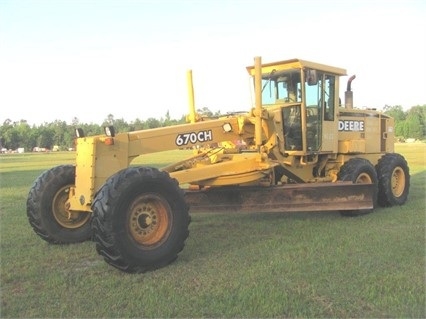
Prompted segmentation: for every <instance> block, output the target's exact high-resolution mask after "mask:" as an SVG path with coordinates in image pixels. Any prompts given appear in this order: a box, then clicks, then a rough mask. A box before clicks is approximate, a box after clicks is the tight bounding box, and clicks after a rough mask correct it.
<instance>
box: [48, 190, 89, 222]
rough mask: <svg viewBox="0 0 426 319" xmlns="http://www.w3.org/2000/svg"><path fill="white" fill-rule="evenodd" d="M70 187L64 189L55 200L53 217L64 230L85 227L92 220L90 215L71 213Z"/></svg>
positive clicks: (56, 195)
mask: <svg viewBox="0 0 426 319" xmlns="http://www.w3.org/2000/svg"><path fill="white" fill-rule="evenodd" d="M69 192H70V186H64V187H62V188H61V189H60V190H59V191H58V192H57V193H56V194H55V197H54V198H53V205H52V212H53V217H54V218H55V220H56V221H57V222H58V224H59V225H61V226H62V227H64V228H69V229H75V228H79V227H81V226H83V225H84V224H86V223H87V221H88V220H89V219H90V213H87V212H75V211H70V210H69V208H70V204H69V201H68V199H69Z"/></svg>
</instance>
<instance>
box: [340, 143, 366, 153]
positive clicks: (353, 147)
mask: <svg viewBox="0 0 426 319" xmlns="http://www.w3.org/2000/svg"><path fill="white" fill-rule="evenodd" d="M339 153H345V154H347V153H365V140H351V141H339Z"/></svg>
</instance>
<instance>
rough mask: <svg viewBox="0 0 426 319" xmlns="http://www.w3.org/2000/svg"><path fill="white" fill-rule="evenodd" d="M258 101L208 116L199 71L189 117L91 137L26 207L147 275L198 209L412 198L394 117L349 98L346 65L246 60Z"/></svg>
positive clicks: (368, 206)
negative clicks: (160, 162)
mask: <svg viewBox="0 0 426 319" xmlns="http://www.w3.org/2000/svg"><path fill="white" fill-rule="evenodd" d="M247 71H248V73H249V76H250V77H252V79H253V88H254V92H255V95H254V96H255V105H254V107H252V108H251V109H249V110H248V111H247V112H244V113H242V112H237V113H235V114H232V113H231V114H227V115H224V116H220V117H218V118H212V119H210V118H203V117H201V116H200V115H198V114H196V112H195V105H194V93H193V84H192V73H191V72H188V88H189V100H190V111H189V115H188V122H189V123H188V124H183V125H177V126H171V127H163V128H157V129H151V130H143V131H135V132H126V133H116V132H115V130H114V128H113V127H106V128H105V135H99V136H84V132H82V131H81V130H77V132H78V135H79V137H78V138H77V139H76V161H75V165H61V166H57V167H54V168H52V169H50V170H48V171H46V172H44V173H43V174H42V175H40V176H39V177H38V178H37V180H36V181H35V182H34V184H33V186H32V187H31V189H30V192H29V195H28V199H27V215H28V219H29V222H30V224H31V226H32V227H33V229H34V231H35V232H36V233H37V234H38V235H39V236H40V237H41V238H43V239H44V240H46V241H47V242H49V243H58V244H59V243H75V242H81V241H85V240H88V239H92V240H93V241H94V242H95V243H96V250H97V252H98V253H99V254H100V255H101V256H102V257H103V258H104V260H105V261H106V262H107V263H109V264H110V265H112V266H114V267H116V268H118V269H120V270H122V271H125V272H144V271H148V270H153V269H156V268H159V267H163V266H165V265H167V264H169V263H170V262H172V261H174V260H175V259H176V258H177V256H178V254H179V252H180V251H181V250H182V249H183V247H184V244H185V241H186V239H187V237H188V235H189V230H188V227H189V223H190V212H191V213H195V212H199V211H202V212H218V211H220V212H229V213H233V212H235V211H251V212H298V211H299V212H300V211H331V210H335V211H340V213H341V214H343V215H350V216H355V215H360V214H365V213H367V212H370V211H371V210H372V209H374V207H375V206H376V205H381V206H392V205H402V204H404V203H405V201H406V200H407V197H408V191H409V185H410V175H409V168H408V165H407V162H406V160H405V159H404V157H403V156H401V155H400V154H396V153H394V147H393V143H394V134H393V132H394V122H393V119H392V118H390V117H389V116H387V115H384V114H382V113H380V112H378V111H376V110H373V109H363V110H362V109H357V108H354V106H353V94H352V91H351V82H352V81H353V79H354V78H355V77H354V76H353V77H351V78H350V79H349V81H348V83H347V90H346V92H345V100H344V105H342V101H341V99H340V97H339V80H340V77H341V76H344V75H346V71H345V70H344V69H341V68H336V67H332V66H327V65H323V64H319V63H313V62H310V61H304V60H300V59H292V60H286V61H279V62H274V63H267V64H262V62H261V58H260V57H257V58H255V63H254V65H253V66H249V67H247ZM189 147H191V148H193V149H194V155H193V156H191V157H190V158H188V159H186V160H183V161H180V162H178V163H172V164H170V165H168V166H167V167H164V168H162V169H156V168H152V167H143V166H136V165H132V161H133V160H134V159H135V158H136V157H138V156H143V155H144V154H147V153H153V152H161V151H165V150H171V149H181V148H189Z"/></svg>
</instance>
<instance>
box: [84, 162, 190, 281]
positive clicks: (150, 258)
mask: <svg viewBox="0 0 426 319" xmlns="http://www.w3.org/2000/svg"><path fill="white" fill-rule="evenodd" d="M92 210H93V221H92V229H93V233H94V237H93V240H94V241H95V243H96V250H97V252H98V253H99V254H100V255H101V256H102V257H103V258H104V260H105V261H106V262H107V263H108V264H110V265H112V266H113V267H115V268H117V269H120V270H121V271H124V272H129V273H141V272H146V271H150V270H154V269H157V268H161V267H164V266H166V265H168V264H170V263H171V262H173V261H174V260H175V259H176V258H177V256H178V254H179V252H180V251H181V250H182V249H183V247H184V244H185V240H186V239H187V237H188V235H189V230H188V226H189V223H190V217H189V214H188V210H189V207H188V205H187V204H186V202H185V199H184V193H183V191H182V190H181V189H180V188H179V185H178V183H177V181H176V180H175V179H172V178H170V176H169V175H168V173H166V172H162V171H159V170H157V169H155V168H148V167H131V168H127V169H124V170H121V171H119V172H118V173H116V174H114V175H113V176H112V177H110V178H109V179H108V180H107V181H106V183H105V184H104V185H103V186H102V187H101V189H100V190H99V191H98V193H97V194H96V196H95V199H94V202H93V205H92Z"/></svg>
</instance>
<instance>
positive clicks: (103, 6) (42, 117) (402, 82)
mask: <svg viewBox="0 0 426 319" xmlns="http://www.w3.org/2000/svg"><path fill="white" fill-rule="evenodd" d="M256 56H260V57H261V58H262V62H264V63H267V62H273V61H281V60H287V59H293V58H300V59H304V60H310V61H313V62H319V63H323V64H329V65H332V66H336V67H340V68H344V69H346V70H347V72H348V76H347V77H342V79H341V81H342V82H341V83H342V84H341V94H340V95H341V98H342V99H343V97H344V89H345V87H346V81H347V79H348V77H349V76H351V75H354V74H355V75H356V79H355V80H354V81H353V82H352V90H353V92H354V93H353V94H354V104H355V106H358V107H372V108H377V109H382V108H383V107H384V106H385V105H391V106H394V105H401V106H402V107H403V108H404V109H409V108H410V107H412V106H416V105H424V104H426V1H424V0H385V1H381V0H157V1H155V0H139V1H137V0H132V1H131V0H86V1H83V0H50V1H48V0H0V124H3V123H4V121H5V120H7V119H10V120H12V121H13V122H15V121H21V120H26V121H27V122H28V123H29V124H31V125H33V124H35V125H40V124H43V123H50V122H54V121H56V120H60V121H66V122H67V123H68V124H71V123H72V121H73V119H74V118H77V119H78V120H79V121H80V123H95V124H99V125H100V124H102V122H103V121H104V120H105V119H106V118H107V117H108V115H110V114H112V115H113V117H114V118H115V119H123V120H125V121H127V122H132V121H134V120H135V119H140V120H146V119H148V118H152V117H153V118H157V119H160V118H165V116H166V114H167V112H168V113H169V115H170V117H171V118H172V119H180V118H181V117H182V116H183V115H185V114H187V113H188V92H187V86H186V76H187V71H188V70H192V74H193V81H194V91H195V104H196V108H203V107H207V108H209V109H210V110H211V111H213V112H216V111H220V112H221V113H222V114H224V113H226V112H232V111H246V110H249V109H250V107H252V105H253V102H252V97H251V93H250V92H251V89H250V81H249V77H248V73H247V71H246V66H249V65H253V63H254V57H256Z"/></svg>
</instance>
